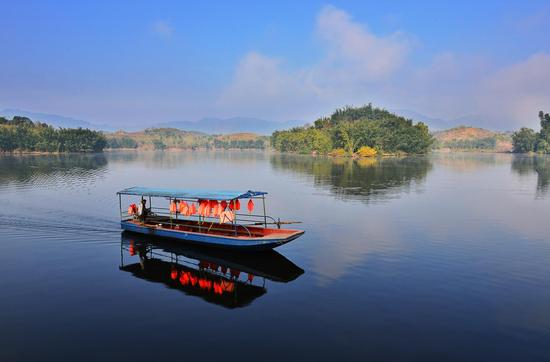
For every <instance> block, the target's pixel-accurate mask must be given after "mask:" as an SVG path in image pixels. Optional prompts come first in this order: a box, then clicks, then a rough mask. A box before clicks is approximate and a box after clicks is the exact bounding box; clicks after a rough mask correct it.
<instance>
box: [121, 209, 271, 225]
mask: <svg viewBox="0 0 550 362" xmlns="http://www.w3.org/2000/svg"><path fill="white" fill-rule="evenodd" d="M150 210H151V211H152V212H153V213H154V214H155V215H158V216H166V217H171V218H173V219H174V220H203V221H205V222H206V221H208V222H216V221H218V220H219V219H218V218H217V217H213V216H208V217H203V216H199V215H196V214H195V215H189V216H182V215H181V214H180V213H176V214H173V213H170V209H169V208H167V207H152V208H150ZM122 216H123V218H126V219H128V218H131V217H132V215H130V214H128V212H127V211H123V212H122ZM234 222H235V224H237V225H242V226H245V225H246V226H261V225H265V226H267V224H268V223H269V224H275V225H276V224H277V223H278V222H277V220H276V219H275V218H274V217H271V216H268V215H257V214H242V213H235V220H234ZM243 223H244V224H243Z"/></svg>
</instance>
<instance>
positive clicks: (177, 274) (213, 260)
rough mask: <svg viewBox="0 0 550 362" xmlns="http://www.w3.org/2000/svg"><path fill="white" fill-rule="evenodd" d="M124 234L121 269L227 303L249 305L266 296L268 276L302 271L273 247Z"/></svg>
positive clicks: (282, 278)
mask: <svg viewBox="0 0 550 362" xmlns="http://www.w3.org/2000/svg"><path fill="white" fill-rule="evenodd" d="M121 239H122V241H121V265H120V267H119V269H120V270H122V271H126V272H130V273H132V275H133V276H135V277H137V278H140V279H145V280H148V281H151V282H156V283H163V284H165V285H166V286H168V287H169V288H172V289H177V290H180V291H182V292H184V293H185V294H187V295H193V296H198V297H201V298H202V299H204V300H205V301H207V302H209V303H213V304H217V305H221V306H223V307H226V308H240V307H245V306H247V305H249V304H250V303H252V302H253V301H254V300H255V299H256V298H258V297H260V296H262V295H264V294H265V293H266V292H267V289H266V279H267V280H271V281H275V282H280V283H288V282H290V281H293V280H294V279H296V278H298V277H299V276H300V275H302V274H303V273H304V270H303V269H301V268H300V267H298V266H297V265H295V264H294V263H292V262H291V261H290V260H288V259H287V258H285V257H284V256H283V255H281V254H279V253H278V252H276V251H274V250H268V251H265V252H259V253H238V252H232V251H227V250H219V249H212V248H200V247H196V246H190V245H178V244H174V243H170V242H168V241H163V240H162V239H156V238H155V239H153V238H150V237H147V236H144V235H139V234H134V233H129V232H123V233H122V237H121Z"/></svg>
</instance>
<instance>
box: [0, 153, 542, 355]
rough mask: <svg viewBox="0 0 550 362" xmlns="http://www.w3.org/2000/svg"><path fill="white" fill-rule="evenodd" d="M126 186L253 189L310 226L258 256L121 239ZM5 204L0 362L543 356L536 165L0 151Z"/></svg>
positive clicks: (508, 159)
mask: <svg viewBox="0 0 550 362" xmlns="http://www.w3.org/2000/svg"><path fill="white" fill-rule="evenodd" d="M133 185H142V186H157V187H181V188H222V189H245V190H247V189H260V190H265V191H268V192H269V193H270V195H269V197H268V202H267V211H268V213H269V214H272V215H274V216H279V217H281V218H283V219H286V220H301V221H302V222H303V223H302V224H300V225H299V227H300V228H303V229H304V230H306V233H305V235H304V236H302V237H301V238H299V239H297V240H295V241H293V242H291V243H289V244H287V245H284V246H282V247H280V248H278V249H276V252H273V253H268V254H262V255H258V256H251V255H244V256H242V255H235V254H234V253H223V252H222V253H220V252H211V251H208V250H207V251H204V250H199V249H196V248H189V247H182V246H178V244H174V243H165V242H162V241H161V240H152V239H143V238H137V237H135V236H133V235H128V234H121V232H120V228H119V224H118V212H119V211H118V198H117V197H116V195H115V193H116V191H118V190H120V189H122V188H125V187H129V186H133ZM0 205H1V207H0V226H1V234H0V290H1V297H0V328H1V329H0V337H1V338H0V360H1V361H12V360H99V359H106V358H108V359H112V360H118V361H123V360H128V361H136V360H140V361H144V360H149V361H155V360H159V359H170V360H176V359H187V360H189V359H193V360H195V359H199V358H200V359H207V360H242V361H258V360H266V361H267V360H273V361H281V360H357V361H365V360H375V361H379V360H387V361H399V360H418V361H428V360H436V361H439V360H449V361H472V360H480V361H487V360H493V361H505V360H506V361H508V360H509V361H528V360H549V359H550V158H548V157H527V156H513V155H504V154H484V155H473V154H434V155H430V156H426V157H411V158H400V159H395V158H389V159H383V160H378V161H376V160H359V161H354V160H349V159H334V160H331V159H325V158H314V157H309V156H290V155H273V154H269V153H259V152H258V153H255V152H225V153H222V152H219V153H214V152H212V153H208V152H165V153H160V152H159V153H153V152H151V153H106V154H103V155H66V156H20V157H10V156H2V157H0ZM125 207H126V205H125ZM231 272H233V273H234V274H233V276H232V277H231V274H230V273H231ZM187 277H191V278H193V277H194V278H199V279H200V280H201V283H208V282H210V283H215V282H217V283H220V284H218V285H222V284H223V283H225V284H223V285H225V286H227V289H224V291H223V293H222V292H218V293H216V292H214V291H212V290H210V289H208V288H207V287H205V286H204V285H203V284H201V286H200V287H197V286H193V285H191V284H189V281H188V280H187V279H186V280H183V279H184V278H187ZM182 278H183V279H182ZM201 278H202V279H201ZM197 285H198V284H197ZM224 288H225V287H224Z"/></svg>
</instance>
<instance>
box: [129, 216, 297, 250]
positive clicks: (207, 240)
mask: <svg viewBox="0 0 550 362" xmlns="http://www.w3.org/2000/svg"><path fill="white" fill-rule="evenodd" d="M120 226H121V228H122V229H123V230H126V231H129V232H134V233H139V234H144V235H149V236H157V237H162V238H169V239H173V240H179V241H184V242H188V243H193V244H198V245H203V246H212V247H218V248H227V249H239V250H250V251H254V250H269V249H273V248H276V247H278V246H281V245H283V244H286V243H288V242H290V241H292V240H294V239H296V238H298V237H300V236H301V235H303V234H304V231H301V230H289V232H288V233H287V234H281V235H273V236H269V237H246V238H245V237H231V236H223V235H215V234H206V233H199V232H189V231H180V230H172V229H165V228H157V227H151V226H147V225H140V224H138V223H135V222H132V221H121V223H120Z"/></svg>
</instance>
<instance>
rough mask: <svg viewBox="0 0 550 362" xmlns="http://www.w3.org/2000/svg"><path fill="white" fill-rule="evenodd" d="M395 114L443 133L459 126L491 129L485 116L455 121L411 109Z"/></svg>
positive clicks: (473, 116)
mask: <svg viewBox="0 0 550 362" xmlns="http://www.w3.org/2000/svg"><path fill="white" fill-rule="evenodd" d="M394 112H395V113H396V114H398V115H400V116H403V117H405V118H410V119H412V120H413V121H416V122H418V121H421V122H423V123H425V124H427V125H428V127H429V128H430V131H442V130H446V129H449V128H453V127H458V126H473V127H484V128H491V127H492V126H494V125H492V124H491V123H490V122H487V121H486V117H485V116H483V115H467V116H462V117H459V118H454V119H442V118H435V117H430V116H426V115H425V114H422V113H419V112H416V111H413V110H410V109H398V110H394Z"/></svg>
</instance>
